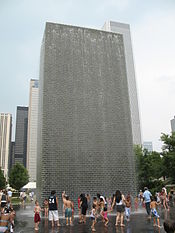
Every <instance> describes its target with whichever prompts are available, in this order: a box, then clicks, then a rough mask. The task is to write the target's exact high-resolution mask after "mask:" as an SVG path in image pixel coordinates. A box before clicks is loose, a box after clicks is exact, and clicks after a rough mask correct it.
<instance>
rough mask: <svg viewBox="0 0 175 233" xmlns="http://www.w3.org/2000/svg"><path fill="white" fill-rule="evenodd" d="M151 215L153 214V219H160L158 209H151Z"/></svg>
mask: <svg viewBox="0 0 175 233" xmlns="http://www.w3.org/2000/svg"><path fill="white" fill-rule="evenodd" d="M151 213H152V217H153V218H154V217H156V218H160V216H159V215H158V213H157V210H156V209H151Z"/></svg>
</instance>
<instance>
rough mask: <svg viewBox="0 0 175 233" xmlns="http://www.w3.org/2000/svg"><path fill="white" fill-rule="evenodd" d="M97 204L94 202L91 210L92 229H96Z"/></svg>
mask: <svg viewBox="0 0 175 233" xmlns="http://www.w3.org/2000/svg"><path fill="white" fill-rule="evenodd" d="M96 208H97V207H96V205H95V204H93V206H92V210H91V215H90V217H91V220H92V226H91V229H92V231H96V230H95V224H96V222H97V221H96V219H97V213H96V211H97V210H96Z"/></svg>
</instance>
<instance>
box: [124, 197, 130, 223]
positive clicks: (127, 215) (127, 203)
mask: <svg viewBox="0 0 175 233" xmlns="http://www.w3.org/2000/svg"><path fill="white" fill-rule="evenodd" d="M130 212H131V197H130V195H129V194H128V195H127V197H126V199H125V214H126V220H127V222H129V221H130Z"/></svg>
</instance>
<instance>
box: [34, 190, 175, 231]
mask: <svg viewBox="0 0 175 233" xmlns="http://www.w3.org/2000/svg"><path fill="white" fill-rule="evenodd" d="M62 202H63V214H64V215H65V219H66V225H67V226H68V225H70V226H73V221H74V203H73V201H71V200H70V198H69V196H68V195H67V194H66V193H65V191H64V192H63V193H62ZM77 202H78V214H79V224H86V215H87V214H89V215H90V218H91V221H92V224H91V229H92V231H96V229H95V226H96V224H97V222H98V221H97V220H98V219H101V221H102V222H103V224H104V227H107V226H108V223H109V218H108V215H109V213H111V212H112V211H113V210H114V209H116V221H115V226H116V227H122V228H123V227H125V223H124V222H125V221H126V222H129V221H130V215H131V209H132V210H133V209H134V206H135V209H134V211H137V210H138V208H139V207H141V208H145V209H146V213H147V215H148V219H150V220H151V218H152V219H153V226H154V227H158V228H160V227H161V225H160V220H159V219H160V215H159V211H160V208H164V209H165V210H166V211H169V209H170V206H175V191H174V190H173V189H171V190H170V192H169V193H168V194H167V190H166V188H163V189H162V192H160V193H156V194H155V196H153V195H152V194H151V192H150V191H149V190H148V188H147V187H145V188H144V191H142V190H140V192H139V194H138V195H137V196H136V197H132V196H131V195H130V194H129V193H128V194H127V195H126V196H124V195H123V194H122V193H121V192H120V190H117V191H116V193H115V194H114V195H113V196H112V197H109V198H106V197H104V196H103V195H101V194H99V193H97V195H96V197H93V198H92V199H91V197H90V195H89V194H86V195H85V194H80V196H79V197H78V200H77ZM34 211H35V217H34V221H35V230H38V224H39V222H40V212H41V211H43V212H44V215H45V217H46V218H47V217H48V218H49V221H51V224H52V227H54V226H60V222H59V216H58V198H57V196H56V192H55V191H52V192H51V195H50V196H49V198H48V199H45V200H44V208H43V209H42V208H40V207H39V203H38V202H37V201H36V206H35V210H34ZM170 225H171V224H170V222H168V221H165V223H164V228H165V230H166V229H168V226H169V227H171V228H172V226H173V225H171V226H170ZM174 225H175V224H174ZM162 227H163V225H162ZM166 232H171V231H166Z"/></svg>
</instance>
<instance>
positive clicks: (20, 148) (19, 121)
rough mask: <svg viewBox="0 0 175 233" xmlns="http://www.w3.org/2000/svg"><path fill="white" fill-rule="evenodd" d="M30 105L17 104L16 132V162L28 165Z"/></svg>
mask: <svg viewBox="0 0 175 233" xmlns="http://www.w3.org/2000/svg"><path fill="white" fill-rule="evenodd" d="M27 126H28V107H23V106H17V113H16V132H15V163H17V162H18V163H21V164H23V165H24V167H26V159H27Z"/></svg>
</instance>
